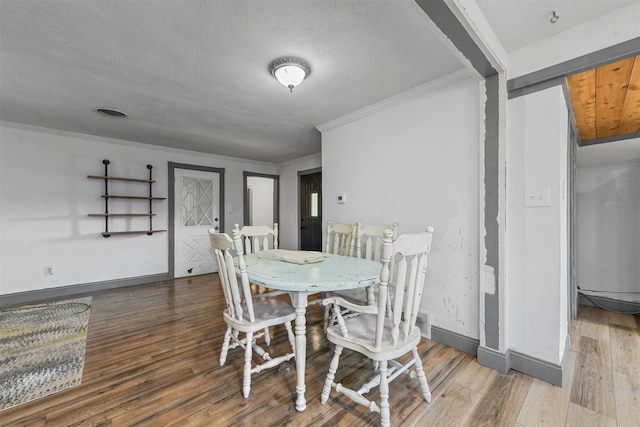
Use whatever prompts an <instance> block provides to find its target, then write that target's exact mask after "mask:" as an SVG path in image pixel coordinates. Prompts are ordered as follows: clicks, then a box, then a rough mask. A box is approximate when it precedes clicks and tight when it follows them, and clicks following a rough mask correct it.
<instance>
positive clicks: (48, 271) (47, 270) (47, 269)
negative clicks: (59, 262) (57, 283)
mask: <svg viewBox="0 0 640 427" xmlns="http://www.w3.org/2000/svg"><path fill="white" fill-rule="evenodd" d="M44 275H45V276H53V266H52V265H47V266H45V267H44Z"/></svg>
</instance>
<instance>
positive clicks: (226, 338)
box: [220, 326, 231, 366]
mask: <svg viewBox="0 0 640 427" xmlns="http://www.w3.org/2000/svg"><path fill="white" fill-rule="evenodd" d="M230 340H231V326H227V332H225V333H224V341H223V342H222V350H221V351H220V366H222V365H224V362H226V361H227V353H228V352H229V341H230Z"/></svg>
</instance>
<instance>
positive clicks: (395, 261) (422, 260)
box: [375, 227, 433, 348]
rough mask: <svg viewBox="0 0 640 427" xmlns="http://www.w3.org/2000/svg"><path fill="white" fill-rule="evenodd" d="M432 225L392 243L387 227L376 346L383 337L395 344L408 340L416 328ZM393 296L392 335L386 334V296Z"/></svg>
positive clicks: (378, 345) (383, 245)
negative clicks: (424, 230)
mask: <svg viewBox="0 0 640 427" xmlns="http://www.w3.org/2000/svg"><path fill="white" fill-rule="evenodd" d="M432 233H433V228H432V227H428V228H427V231H426V232H425V233H416V234H403V235H401V236H400V237H398V238H397V239H396V241H395V242H393V240H392V239H393V232H392V231H391V230H386V231H385V233H384V241H383V243H382V257H381V262H382V271H381V273H380V285H379V293H378V314H377V321H376V335H375V347H376V348H380V346H381V345H382V343H383V340H385V341H388V342H390V343H391V344H392V345H396V344H398V342H399V341H401V342H403V341H405V340H406V339H407V338H408V337H409V336H410V335H411V334H412V333H413V331H414V328H415V327H416V320H417V316H418V309H419V307H420V301H421V299H422V291H423V289H424V280H425V273H426V269H427V257H428V255H429V252H430V250H431V241H432V238H433V234H432ZM388 298H390V299H391V303H392V306H393V308H392V313H391V325H392V327H391V335H390V336H384V324H385V319H386V318H387V317H386V311H387V299H388Z"/></svg>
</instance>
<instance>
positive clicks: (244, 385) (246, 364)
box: [242, 332, 253, 399]
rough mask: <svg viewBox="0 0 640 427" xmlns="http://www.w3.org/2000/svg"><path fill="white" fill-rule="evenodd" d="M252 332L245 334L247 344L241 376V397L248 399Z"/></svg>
mask: <svg viewBox="0 0 640 427" xmlns="http://www.w3.org/2000/svg"><path fill="white" fill-rule="evenodd" d="M252 342H253V332H247V343H246V344H245V346H244V374H243V375H242V395H243V396H244V398H245V399H246V398H248V397H249V391H250V390H251V356H252V351H253V345H252V344H251V343H252Z"/></svg>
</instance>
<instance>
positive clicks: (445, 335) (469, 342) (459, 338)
mask: <svg viewBox="0 0 640 427" xmlns="http://www.w3.org/2000/svg"><path fill="white" fill-rule="evenodd" d="M431 339H432V340H433V341H436V342H439V343H440V344H444V345H446V346H449V347H453V348H455V349H456V350H460V351H464V352H465V353H469V354H472V355H474V356H475V355H476V354H477V351H478V346H479V345H480V341H479V340H477V339H475V338H470V337H467V336H465V335H461V334H458V333H456V332H451V331H448V330H446V329H442V328H439V327H437V326H431Z"/></svg>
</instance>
